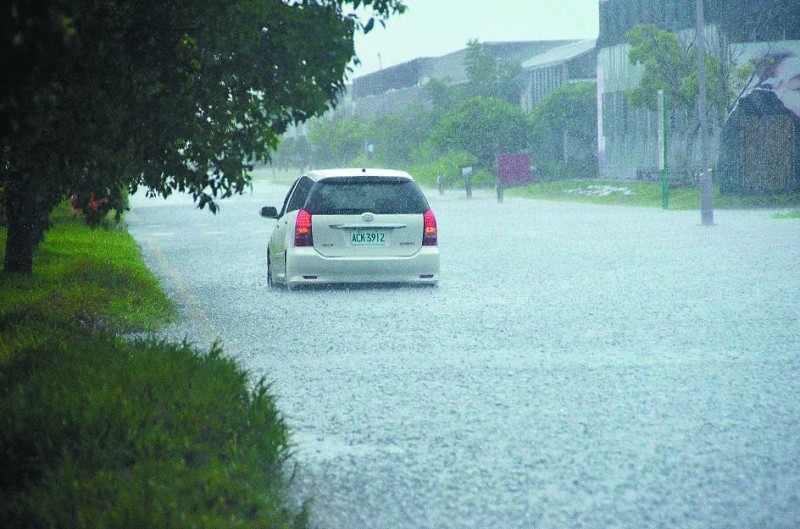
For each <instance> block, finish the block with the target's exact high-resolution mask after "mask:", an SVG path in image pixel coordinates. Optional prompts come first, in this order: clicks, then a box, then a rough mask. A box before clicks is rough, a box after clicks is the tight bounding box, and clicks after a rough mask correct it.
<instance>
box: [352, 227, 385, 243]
mask: <svg viewBox="0 0 800 529" xmlns="http://www.w3.org/2000/svg"><path fill="white" fill-rule="evenodd" d="M350 244H352V245H353V246H383V245H385V244H386V232H383V231H379V230H356V231H354V232H352V233H351V234H350Z"/></svg>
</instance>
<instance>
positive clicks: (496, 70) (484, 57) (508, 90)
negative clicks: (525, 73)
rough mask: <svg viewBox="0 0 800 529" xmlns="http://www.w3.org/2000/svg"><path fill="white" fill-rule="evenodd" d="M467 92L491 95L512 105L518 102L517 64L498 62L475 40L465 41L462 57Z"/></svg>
mask: <svg viewBox="0 0 800 529" xmlns="http://www.w3.org/2000/svg"><path fill="white" fill-rule="evenodd" d="M464 69H465V71H466V73H467V94H468V96H470V97H493V98H497V99H502V100H504V101H506V102H508V103H511V104H512V105H516V104H518V103H519V94H520V84H519V79H520V74H521V72H522V68H521V66H520V65H519V64H514V63H499V62H498V61H497V60H496V59H495V57H494V55H492V53H491V51H489V49H487V48H486V47H485V46H484V45H483V44H481V43H480V42H478V41H477V40H470V41H469V42H467V51H466V55H465V57H464Z"/></svg>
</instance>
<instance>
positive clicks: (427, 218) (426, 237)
mask: <svg viewBox="0 0 800 529" xmlns="http://www.w3.org/2000/svg"><path fill="white" fill-rule="evenodd" d="M423 219H424V230H423V232H422V246H436V245H437V244H438V242H437V239H438V232H437V230H436V215H434V214H433V210H432V209H429V210H428V211H426V212H425V215H423Z"/></svg>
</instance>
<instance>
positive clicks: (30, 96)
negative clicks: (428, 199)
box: [0, 0, 405, 273]
mask: <svg viewBox="0 0 800 529" xmlns="http://www.w3.org/2000/svg"><path fill="white" fill-rule="evenodd" d="M351 7H352V8H358V7H366V8H367V13H369V15H370V16H371V17H370V18H369V19H368V20H367V21H366V22H365V23H362V22H361V21H360V19H359V18H358V17H357V16H356V15H355V14H354V13H351V12H346V10H347V9H349V8H351ZM404 9H405V6H403V4H402V2H401V0H295V1H292V2H286V1H283V0H231V1H228V2H217V1H215V0H196V1H193V2H187V1H182V0H158V1H155V0H116V1H113V0H112V1H110V2H109V1H104V0H26V1H22V0H12V1H11V2H10V5H9V6H7V7H4V8H3V16H2V17H0V18H2V23H0V57H2V59H0V66H2V67H3V71H5V72H11V75H10V76H9V82H8V83H6V82H5V81H4V84H3V86H2V88H0V188H2V189H3V192H4V202H5V204H4V207H5V211H6V220H7V222H8V238H7V242H6V255H5V263H4V267H5V270H6V271H9V272H23V273H30V272H31V267H32V257H33V251H34V249H35V248H36V246H37V245H38V243H39V242H40V241H41V239H42V237H43V234H44V232H45V230H46V229H47V227H48V217H49V213H50V212H51V210H52V209H53V207H54V206H55V205H56V204H58V203H59V202H60V201H61V200H63V199H64V198H66V197H68V196H70V195H78V196H84V197H85V196H91V195H94V196H95V197H97V198H106V199H107V200H108V203H109V204H110V206H111V207H113V208H117V209H118V208H121V204H122V201H121V196H122V193H123V191H124V190H126V189H127V190H130V191H134V190H136V189H137V188H138V187H140V186H144V187H146V188H148V190H149V191H148V192H149V193H150V194H151V195H161V196H168V195H169V194H171V193H172V192H175V191H179V192H187V193H189V194H191V195H192V197H193V198H194V200H195V202H196V203H197V205H198V206H199V207H201V208H202V207H204V206H208V207H209V209H210V210H211V211H216V210H217V203H216V201H217V200H218V199H220V198H225V197H227V196H230V195H232V194H234V193H240V192H242V191H243V190H244V189H246V188H247V186H248V185H249V175H248V170H249V168H250V164H251V163H252V162H253V161H262V162H266V161H268V160H269V158H270V153H271V152H272V151H273V150H274V149H275V147H276V145H277V142H278V138H279V136H280V134H282V133H283V132H284V131H285V130H286V128H287V126H288V125H289V124H291V123H293V122H301V121H304V120H306V119H308V118H309V117H312V116H315V115H320V114H322V113H323V112H324V111H325V110H327V109H328V108H330V107H331V106H332V105H334V104H335V103H333V101H334V100H335V96H336V94H337V93H338V92H339V91H340V90H341V89H342V88H343V80H344V77H345V74H346V73H347V68H348V66H347V65H348V63H349V62H350V61H351V60H352V59H353V57H354V47H353V36H354V34H355V32H356V31H365V32H366V31H369V30H370V29H372V27H373V26H374V22H375V20H378V21H380V22H381V23H383V22H384V21H385V20H386V19H388V17H390V16H391V15H393V14H395V13H402V12H403V11H404Z"/></svg>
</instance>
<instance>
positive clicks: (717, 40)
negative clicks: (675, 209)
mask: <svg viewBox="0 0 800 529" xmlns="http://www.w3.org/2000/svg"><path fill="white" fill-rule="evenodd" d="M695 6H696V1H695V0H601V2H600V34H599V36H598V41H597V83H598V155H599V156H598V158H599V164H600V167H599V170H600V175H601V176H602V177H605V178H609V179H614V180H635V179H641V180H650V179H654V178H656V177H657V174H658V170H657V167H658V159H659V148H658V122H659V117H658V116H657V115H656V113H655V112H652V111H649V110H647V109H645V108H641V107H634V106H631V105H630V104H629V103H628V102H627V101H626V99H625V92H626V91H628V90H631V89H632V88H634V87H636V86H638V84H639V81H640V79H641V75H642V68H641V67H640V66H637V65H633V64H631V63H630V61H629V60H628V52H629V50H630V47H629V45H628V44H627V39H626V34H627V32H628V31H629V30H630V29H631V28H633V27H634V26H636V25H637V24H654V25H656V26H658V27H659V28H661V29H664V30H668V31H672V32H675V33H677V34H678V35H680V37H681V39H682V40H683V41H684V42H685V43H687V45H688V44H690V43H691V42H693V41H694V37H695V31H694V27H695ZM704 17H705V21H706V27H705V28H704V35H705V41H706V42H707V43H708V45H709V50H710V53H716V54H721V53H725V54H727V56H728V57H730V58H733V59H734V60H735V63H736V64H737V65H744V64H746V63H747V61H749V60H750V59H755V60H760V59H763V58H764V57H765V56H766V55H767V54H768V53H771V52H775V51H776V50H783V51H781V53H782V54H785V55H788V56H792V55H794V56H795V57H800V9H798V5H797V0H760V1H753V0H705V2H704ZM783 56H784V55H781V57H783ZM792 64H794V63H792ZM797 64H798V65H800V61H798V62H797ZM790 68H795V70H792V74H791V75H790V76H789V77H790V78H791V77H793V76H796V75H800V66H790ZM795 78H796V77H795ZM759 82H760V80H759V77H758V76H755V77H754V80H753V82H752V83H751V86H749V87H747V89H746V90H745V91H744V92H743V96H745V97H746V96H747V95H748V94H749V93H750V92H751V91H752V90H754V89H763V88H764V87H766V86H767V85H766V84H764V85H763V86H761V87H759V86H757V85H758V83H759ZM795 94H797V92H795ZM788 97H790V98H791V97H798V96H797V95H795V96H792V95H791V94H790V95H789V96H788ZM798 112H800V104H798V110H797V112H795V114H797V113H798ZM772 115H773V116H785V113H778V112H773V113H772ZM714 117H717V118H719V119H713V118H714ZM726 117H727V116H711V118H712V119H710V120H709V121H710V123H712V125H713V126H712V127H711V130H710V134H709V141H708V144H707V148H708V152H707V159H708V160H710V161H711V163H714V161H715V160H716V159H717V157H718V154H719V145H720V139H721V137H722V132H723V130H722V129H723V126H722V125H721V124H723V123H725V118H726ZM749 119H753V115H752V112H749V113H743V114H742V119H740V120H737V126H739V127H741V128H742V130H747V127H748V121H747V120H749ZM774 119H776V120H781V119H784V118H778V117H775V118H774ZM785 119H789V118H788V117H786V118H785ZM695 123H696V122H695V121H694V119H693V117H692V116H680V115H678V116H674V115H673V116H672V121H671V122H670V125H671V126H670V135H671V139H670V145H671V148H670V150H669V153H668V165H669V166H670V167H671V168H672V170H671V177H672V178H674V179H678V180H687V181H692V180H693V178H694V175H695V174H696V173H697V172H698V171H699V170H700V167H699V165H700V161H699V160H700V158H701V156H700V155H701V153H700V152H699V147H698V145H699V142H697V141H695V140H696V135H697V131H696V125H695ZM752 123H755V122H752ZM774 123H776V125H775V128H767V129H764V128H763V123H762V124H761V125H759V126H761V127H762V128H761V129H760V130H761V134H759V135H758V136H759V138H760V141H770V138H771V137H773V135H774V134H779V133H780V134H785V133H787V131H790V132H792V131H793V132H792V133H793V134H797V135H800V130H797V129H796V128H793V127H791V126H788V125H787V123H784V122H781V123H779V124H777V123H778V122H777V121H774ZM747 137H750V138H753V137H755V136H754V135H752V134H749V133H748V134H747ZM784 144H785V145H787V146H788V145H796V144H797V142H792V141H786V142H784ZM751 151H752V149H751V150H750V151H748V152H751ZM743 152H744V151H743ZM770 152H774V150H770ZM774 156H776V157H780V156H783V157H784V158H782V159H781V160H779V161H778V162H776V163H779V164H781V166H785V167H794V168H797V167H798V165H800V164H798V160H800V155H798V153H797V152H796V149H795V152H792V151H791V150H784V152H782V153H777V154H774ZM774 159H775V160H778V158H774ZM750 165H751V166H753V167H755V165H753V164H750ZM745 187H746V186H745Z"/></svg>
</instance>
